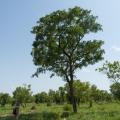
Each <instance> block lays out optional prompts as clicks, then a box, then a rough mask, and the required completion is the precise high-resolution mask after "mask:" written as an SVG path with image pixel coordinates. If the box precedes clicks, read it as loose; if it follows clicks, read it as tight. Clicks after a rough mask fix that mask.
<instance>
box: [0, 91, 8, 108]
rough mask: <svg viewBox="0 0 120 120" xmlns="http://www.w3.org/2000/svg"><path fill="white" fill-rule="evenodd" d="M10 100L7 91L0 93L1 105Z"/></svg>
mask: <svg viewBox="0 0 120 120" xmlns="http://www.w3.org/2000/svg"><path fill="white" fill-rule="evenodd" d="M9 102H10V96H9V94H8V93H0V104H1V106H3V107H4V106H5V105H6V104H8V103H9Z"/></svg>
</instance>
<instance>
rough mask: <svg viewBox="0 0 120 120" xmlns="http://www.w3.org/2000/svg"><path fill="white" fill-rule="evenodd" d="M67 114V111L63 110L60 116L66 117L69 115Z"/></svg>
mask: <svg viewBox="0 0 120 120" xmlns="http://www.w3.org/2000/svg"><path fill="white" fill-rule="evenodd" d="M69 115H70V112H69V111H63V113H62V115H61V118H67V117H69Z"/></svg>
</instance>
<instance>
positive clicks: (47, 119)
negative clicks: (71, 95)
mask: <svg viewBox="0 0 120 120" xmlns="http://www.w3.org/2000/svg"><path fill="white" fill-rule="evenodd" d="M42 115H43V120H60V116H59V114H58V113H55V112H43V113H42Z"/></svg>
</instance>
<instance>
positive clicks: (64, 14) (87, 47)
mask: <svg viewBox="0 0 120 120" xmlns="http://www.w3.org/2000/svg"><path fill="white" fill-rule="evenodd" d="M96 19H97V17H96V16H93V15H92V14H91V11H89V10H85V9H82V8H80V7H75V8H72V9H69V10H67V11H66V10H58V11H56V12H53V13H51V14H49V15H46V16H45V17H42V18H40V19H39V21H37V25H36V26H34V27H33V30H32V33H33V34H35V41H34V42H33V48H32V56H33V62H34V64H35V65H36V66H38V68H37V71H36V73H35V74H34V75H36V76H38V75H39V74H40V73H44V72H46V71H51V76H54V75H55V74H56V75H58V76H61V77H62V78H63V80H64V81H66V82H68V84H69V87H70V91H69V94H70V96H71V99H72V104H73V111H74V112H77V106H76V101H75V95H74V89H73V80H74V77H75V71H76V70H77V69H82V68H83V67H84V66H85V67H86V66H88V65H89V64H95V63H96V62H98V61H100V60H102V59H103V57H102V55H103V53H104V50H103V49H102V48H101V46H102V45H103V43H104V42H103V41H102V40H85V39H83V38H85V35H88V34H89V33H96V32H98V31H100V30H102V28H101V25H100V24H99V23H97V22H96Z"/></svg>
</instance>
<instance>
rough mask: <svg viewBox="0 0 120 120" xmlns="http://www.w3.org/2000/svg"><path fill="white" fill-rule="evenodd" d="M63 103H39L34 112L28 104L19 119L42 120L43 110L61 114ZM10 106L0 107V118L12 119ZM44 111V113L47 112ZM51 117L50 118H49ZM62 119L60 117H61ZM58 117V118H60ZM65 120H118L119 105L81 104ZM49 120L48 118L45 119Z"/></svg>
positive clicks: (119, 117) (119, 116)
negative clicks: (91, 106) (47, 104)
mask: <svg viewBox="0 0 120 120" xmlns="http://www.w3.org/2000/svg"><path fill="white" fill-rule="evenodd" d="M62 107H63V105H55V104H54V105H53V106H51V107H49V108H48V107H47V106H46V105H45V104H40V105H37V106H36V112H35V113H28V112H29V108H31V105H30V104H28V105H27V107H26V108H21V112H22V113H21V114H20V119H19V120H44V119H43V113H44V112H43V111H46V112H47V113H48V114H49V113H50V112H56V113H59V114H60V115H62V114H63V109H62ZM11 110H12V108H11V106H8V105H6V106H5V107H0V120H14V118H13V116H9V115H10V114H11ZM47 113H46V114H47ZM51 119H52V118H51ZM61 119H62V118H61ZM61 119H60V120H61ZM66 119H67V120H120V105H119V104H117V103H107V104H105V103H103V104H101V105H98V104H94V106H93V108H91V109H89V108H88V105H87V104H81V105H80V107H79V108H78V113H77V114H73V113H70V114H69V117H68V118H66ZM47 120H50V119H47Z"/></svg>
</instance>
